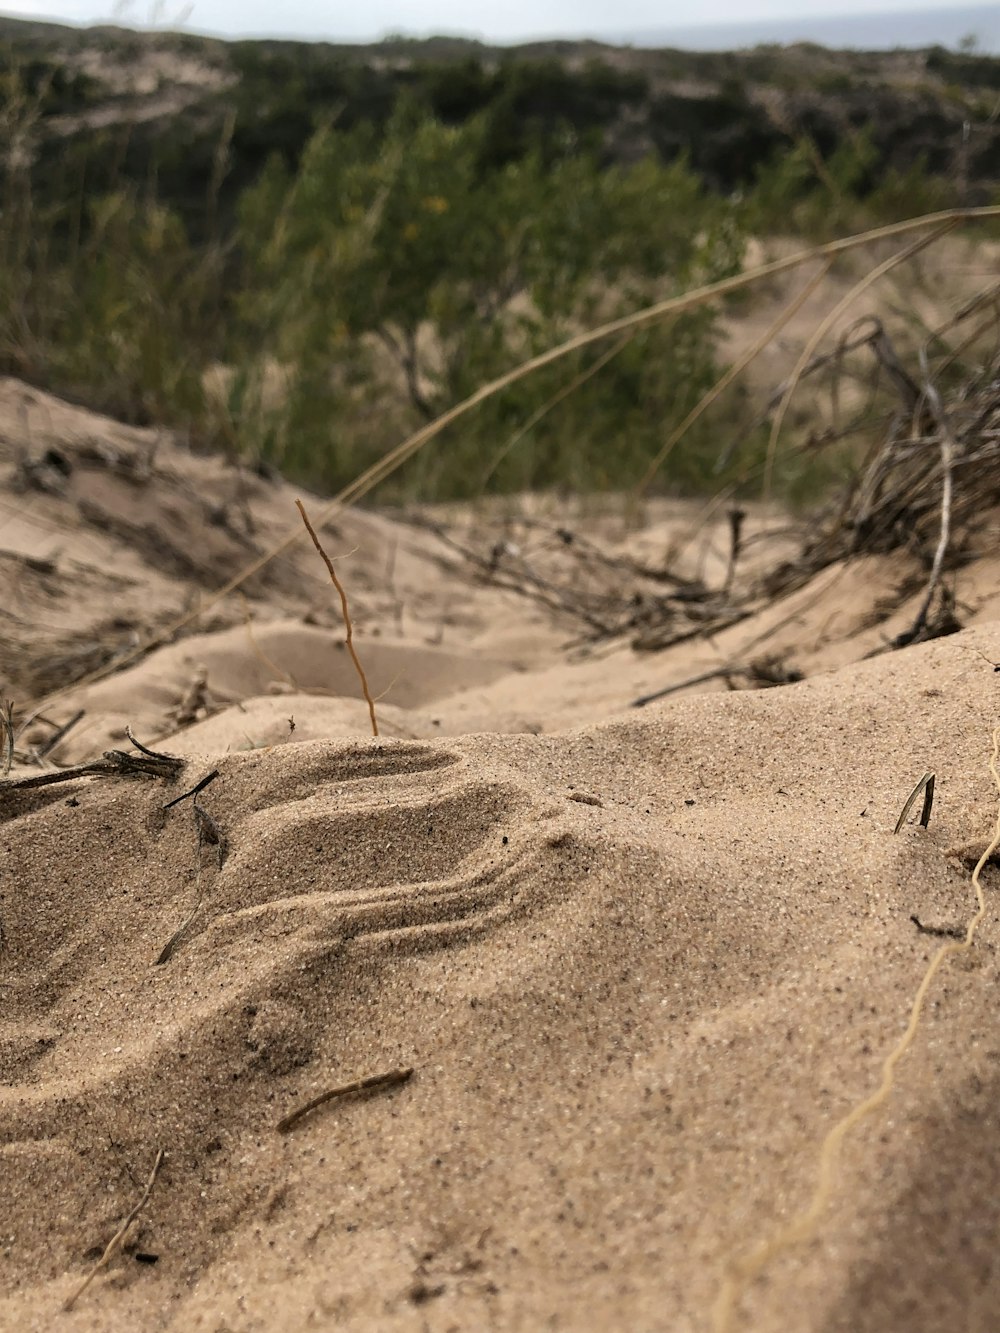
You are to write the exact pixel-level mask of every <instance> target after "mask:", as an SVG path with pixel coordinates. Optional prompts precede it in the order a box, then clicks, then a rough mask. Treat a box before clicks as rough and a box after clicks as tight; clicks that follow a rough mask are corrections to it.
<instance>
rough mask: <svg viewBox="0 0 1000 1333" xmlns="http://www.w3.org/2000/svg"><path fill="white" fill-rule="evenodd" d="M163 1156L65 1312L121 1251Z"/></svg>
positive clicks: (68, 1300) (160, 1152)
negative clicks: (140, 1194)
mask: <svg viewBox="0 0 1000 1333" xmlns="http://www.w3.org/2000/svg"><path fill="white" fill-rule="evenodd" d="M165 1155H166V1154H165V1153H164V1150H163V1149H162V1148H161V1149H160V1150H159V1152H158V1153H157V1154H156V1161H155V1162H154V1163H153V1170H152V1171H151V1172H150V1176H149V1179H148V1180H147V1181H146V1188H145V1189H144V1190H143V1192H142V1197H141V1198H140V1199H139V1202H138V1203H137V1204H136V1205H135V1207H134V1208H133V1209H132V1211H131V1212H130V1213H129V1215H128V1216H127V1217H126V1218H125V1221H124V1222H123V1223H122V1224H121V1226H120V1227H119V1228H118V1230H117V1231H116V1232H115V1234H114V1235H113V1236H112V1237H111V1239H110V1240H109V1241H108V1244H107V1246H106V1248H105V1250H104V1253H103V1254H102V1255H101V1257H100V1259H98V1261H97V1263H96V1264H95V1265H94V1267H93V1268H92V1269H91V1270H90V1272H89V1273H88V1274H87V1276H86V1277H85V1278H84V1280H83V1281H82V1282H81V1283H80V1285H79V1286H78V1287H77V1289H76V1290H75V1291H74V1292H73V1294H72V1295H71V1296H69V1297H68V1298H67V1299H66V1301H65V1302H64V1303H63V1309H64V1310H65V1311H69V1310H72V1308H73V1306H74V1305H75V1304H76V1303H77V1301H78V1300H79V1299H80V1297H81V1296H82V1295H83V1293H84V1292H85V1291H86V1290H87V1288H88V1287H89V1286H90V1284H91V1283H92V1282H93V1280H94V1278H95V1277H97V1275H98V1273H99V1272H100V1271H101V1269H102V1268H106V1267H107V1266H108V1264H109V1263H110V1262H111V1260H112V1259H113V1258H114V1257H115V1255H116V1254H117V1252H118V1251H119V1250H120V1249H121V1247H122V1244H123V1242H124V1240H125V1237H126V1235H127V1234H128V1230H129V1227H130V1226H131V1225H132V1223H133V1222H134V1221H135V1219H136V1218H137V1217H138V1216H139V1214H140V1213H141V1212H142V1210H143V1208H145V1206H146V1201H147V1200H148V1199H149V1196H150V1195H151V1194H152V1192H153V1186H154V1185H155V1184H156V1177H157V1176H158V1175H159V1174H160V1167H161V1166H162V1165H163V1158H164V1156H165Z"/></svg>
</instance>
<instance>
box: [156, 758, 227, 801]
mask: <svg viewBox="0 0 1000 1333" xmlns="http://www.w3.org/2000/svg"><path fill="white" fill-rule="evenodd" d="M218 776H219V770H218V769H217V768H213V769H212V771H211V773H206V774H205V776H204V777H203V778H200V779H199V780H198V781H197V782H196V783H195V784H194V786H193V787H189V788H188V790H187V791H182V792H181V794H180V796H175V797H174V799H173V800H172V801H168V802H167V803H166V805H165V806H164V807H163V808H164V810H170V809H171V808H172V807H173V806H175V805H180V803H181V801H186V800H187V798H188V797H189V796H197V795H198V793H199V792H201V791H204V790H205V788H206V787H207V786H208V784H209V783H210V782H214V781H215V779H216V778H217V777H218Z"/></svg>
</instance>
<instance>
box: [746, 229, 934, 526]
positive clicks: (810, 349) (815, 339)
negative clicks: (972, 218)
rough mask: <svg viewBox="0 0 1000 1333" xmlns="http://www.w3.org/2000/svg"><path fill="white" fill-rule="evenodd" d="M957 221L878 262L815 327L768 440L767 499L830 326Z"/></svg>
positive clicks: (765, 477) (776, 415)
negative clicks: (796, 397)
mask: <svg viewBox="0 0 1000 1333" xmlns="http://www.w3.org/2000/svg"><path fill="white" fill-rule="evenodd" d="M957 225H958V220H957V219H955V218H949V219H948V220H947V221H946V222H944V223H942V224H941V225H940V226H938V227H936V228H935V229H934V230H933V231H932V232H931V233H930V235H929V236H921V237H920V238H919V239H918V240H916V241H913V242H912V243H911V244H910V245H908V246H906V247H905V249H903V250H899V251H897V252H896V254H894V255H890V256H889V258H888V259H885V260H883V261H882V263H881V264H878V265H876V267H875V268H873V269H872V271H871V272H870V273H867V274H866V275H865V276H864V277H863V278H862V279H861V281H860V282H856V283H855V284H854V286H853V287H852V288H851V290H850V291H849V292H848V293H847V294H846V295H845V296H844V297H842V298H841V300H839V301H838V302H837V304H836V305H835V306H834V307H833V309H832V310H831V311H830V313H829V314H828V315H827V316H826V318H825V319H823V320H822V321H821V322H820V324H819V325H818V326H817V327H816V329H815V330H814V331H813V333H812V336H811V337H810V339H809V341H808V342H807V343H806V345H805V347H804V348H803V349H802V354H801V356H800V357H799V359H798V362H797V363H796V366H795V369H794V370H793V371H792V375H791V378H790V379H789V381H788V387H787V388H786V390H785V394H784V397H783V398H782V400H781V404H780V406H779V408H778V411H777V413H776V414H775V418H774V422H773V424H772V426H771V436H770V439H769V440H768V442H767V458H766V460H765V463H764V486H763V494H764V500H765V501H767V500H769V499H770V498H771V481H772V476H773V473H774V459H775V455H776V454H777V449H778V436H779V435H780V434H781V427H782V426H783V425H784V421H785V415H786V413H787V412H788V406H789V403H790V402H791V400H792V395H793V394H794V393H795V390H796V388H797V386H798V383H799V380H800V379H801V378H802V374H803V371H804V370H805V368H806V366H807V365H808V364H809V362H810V361H811V360H812V356H813V353H814V352H815V351H816V348H817V347H818V346H819V345H820V343H821V342H822V341H823V339H824V338H825V337H826V335H827V333H828V332H829V331H830V329H832V328H833V327H834V325H835V324H836V322H837V320H838V319H840V317H841V315H842V314H843V313H844V312H845V310H848V309H849V308H850V307H851V306H852V305H853V304H854V302H855V301H856V300H857V299H858V297H859V296H860V295H861V294H862V292H865V291H867V290H868V288H869V287H871V286H872V285H873V284H874V283H876V282H878V280H879V278H883V277H885V275H886V274H887V273H890V272H891V271H892V270H893V269H894V268H898V267H899V265H900V264H904V263H905V262H906V261H907V260H908V259H912V258H913V256H914V255H917V254H919V253H920V251H921V250H925V249H926V248H927V246H929V245H932V244H933V243H934V242H935V241H938V240H940V239H941V237H942V236H944V235H946V234H947V233H948V232H950V231H951V230H953V228H954V227H956V226H957Z"/></svg>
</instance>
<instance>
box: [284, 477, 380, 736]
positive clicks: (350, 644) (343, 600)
mask: <svg viewBox="0 0 1000 1333" xmlns="http://www.w3.org/2000/svg"><path fill="white" fill-rule="evenodd" d="M295 504H296V507H297V509H298V511H299V513H300V514H301V515H302V522H303V523H304V524H305V525H306V531H307V532H308V533H309V536H310V537H311V538H312V543H313V546H315V547H316V550H317V551H318V552H319V554H320V556H321V557H322V559H323V562H324V564H325V565H326V567H327V569H328V570H329V573H330V579H331V582H332V583H333V586H334V587H335V588H336V589H337V592H338V593H339V594H340V609H341V612H342V613H343V616H344V627H345V628H346V630H347V651H348V652H349V653H350V654H351V661H352V662H353V663H354V669H355V670H356V671H357V673H358V676H359V677H360V678H361V689H362V691H363V692H364V696H365V700H366V702H367V704H368V715H369V717H370V718H371V722H372V735H373V736H377V735H378V721H377V719H376V717H375V700H374V699H373V698H372V696H371V691H370V690H369V688H368V677H367V676H366V675H365V672H364V667H362V665H361V660H360V658H359V657H358V655H357V653H356V652H355V649H354V627H353V626H352V624H351V613H350V611H349V610H348V608H347V593H346V592H345V591H344V586H343V584H342V583H341V581H340V579H338V578H337V571H336V570H335V569H334V567H333V561H332V560H331V559H330V557H329V556H328V555H327V553H326V552H325V551H324V550H323V547H322V546H321V544H320V540H319V538H318V537H317V536H316V532H315V529H314V528H313V525H312V524H311V523H310V522H309V515H308V514H307V513H306V508H305V505H304V504H303V503H302V501H301V500H296V501H295Z"/></svg>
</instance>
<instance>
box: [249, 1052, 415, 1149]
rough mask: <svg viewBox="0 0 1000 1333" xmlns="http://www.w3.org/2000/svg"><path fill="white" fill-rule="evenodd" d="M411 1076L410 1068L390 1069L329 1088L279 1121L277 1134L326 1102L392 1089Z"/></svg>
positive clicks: (289, 1127)
mask: <svg viewBox="0 0 1000 1333" xmlns="http://www.w3.org/2000/svg"><path fill="white" fill-rule="evenodd" d="M412 1075H413V1068H412V1066H406V1067H405V1068H403V1069H390V1070H389V1071H388V1072H387V1073H385V1074H371V1075H370V1076H369V1077H368V1078H358V1079H354V1081H353V1082H351V1083H342V1084H341V1085H340V1087H338V1088H329V1089H328V1090H327V1091H326V1092H321V1093H320V1094H319V1096H318V1097H313V1099H312V1100H311V1101H308V1102H306V1104H305V1105H304V1106H300V1107H299V1108H298V1109H297V1110H295V1111H292V1112H291V1113H290V1114H289V1115H286V1116H285V1117H284V1118H283V1119H281V1120H279V1121H278V1123H277V1125H276V1126H275V1128H276V1129H277V1130H278V1133H279V1134H287V1133H288V1131H289V1130H290V1129H294V1128H295V1126H296V1125H297V1124H298V1123H299V1121H300V1120H302V1119H303V1118H304V1117H305V1116H307V1115H308V1114H309V1112H310V1111H315V1110H316V1108H317V1107H318V1106H325V1105H326V1103H327V1102H332V1101H334V1100H335V1099H336V1098H338V1097H347V1096H349V1095H350V1094H351V1093H354V1092H374V1091H375V1089H377V1088H392V1087H395V1086H396V1085H397V1084H399V1083H406V1082H407V1081H408V1080H409V1079H410V1078H411V1077H412Z"/></svg>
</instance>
